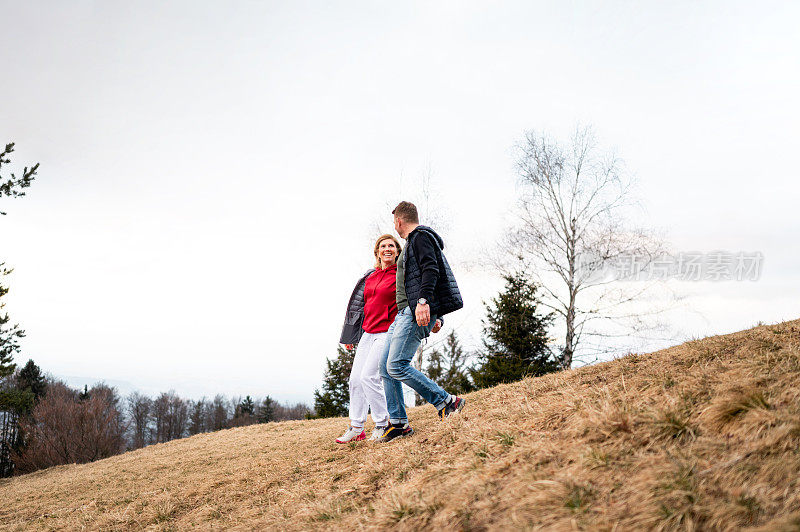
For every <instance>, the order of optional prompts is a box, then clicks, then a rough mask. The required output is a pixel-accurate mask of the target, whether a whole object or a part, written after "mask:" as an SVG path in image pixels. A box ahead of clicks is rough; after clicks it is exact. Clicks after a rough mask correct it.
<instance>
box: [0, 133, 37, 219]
mask: <svg viewBox="0 0 800 532" xmlns="http://www.w3.org/2000/svg"><path fill="white" fill-rule="evenodd" d="M13 151H14V143H13V142H10V143H8V144H6V147H5V149H4V150H3V151H2V152H0V168H2V167H3V165H4V164H8V163H10V162H11V159H9V158H8V156H9V155H10V154H11V153H12V152H13ZM38 169H39V163H36V164H34V165H33V166H32V167H30V168H28V167H27V166H26V167H25V169H24V170H23V171H22V175H21V176H19V177H17V176H16V175H14V174H13V173H12V174H11V177H10V178H8V180H5V178H3V177H1V176H0V198H2V197H3V196H7V197H10V198H17V197H20V196H24V195H25V191H24V190H22V189H23V188H28V187H29V186H31V182H32V181H33V180H34V179H35V178H36V171H37V170H38ZM4 214H5V213H4V212H3V211H0V215H4Z"/></svg>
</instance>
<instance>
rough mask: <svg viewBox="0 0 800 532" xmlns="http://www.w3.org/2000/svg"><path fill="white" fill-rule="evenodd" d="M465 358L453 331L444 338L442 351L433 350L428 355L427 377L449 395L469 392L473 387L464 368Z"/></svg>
mask: <svg viewBox="0 0 800 532" xmlns="http://www.w3.org/2000/svg"><path fill="white" fill-rule="evenodd" d="M466 364H467V356H466V355H465V354H464V349H463V348H462V347H461V344H460V343H459V342H458V337H457V336H456V332H455V331H450V334H448V335H447V338H445V346H444V350H443V351H441V352H440V351H439V350H438V349H434V350H433V351H432V352H431V353H430V355H428V366H427V368H426V372H427V373H428V377H429V378H430V379H431V380H432V381H433V382H435V383H436V384H438V385H439V386H441V387H442V388H444V389H445V390H447V391H448V392H449V393H451V394H455V395H460V394H463V393H467V392H471V391H472V390H474V389H475V386H474V385H473V384H472V382H470V380H469V375H468V369H467V368H466Z"/></svg>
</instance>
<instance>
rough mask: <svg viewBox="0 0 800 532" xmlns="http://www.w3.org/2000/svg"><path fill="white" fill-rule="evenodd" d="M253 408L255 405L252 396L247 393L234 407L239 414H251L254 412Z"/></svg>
mask: <svg viewBox="0 0 800 532" xmlns="http://www.w3.org/2000/svg"><path fill="white" fill-rule="evenodd" d="M255 409H256V405H255V403H254V402H253V398H252V397H250V396H249V395H248V396H247V397H245V398H244V399H243V400H242V401H241V402H240V403H239V405H238V406H237V407H236V410H237V411H238V413H239V416H252V415H254V414H255Z"/></svg>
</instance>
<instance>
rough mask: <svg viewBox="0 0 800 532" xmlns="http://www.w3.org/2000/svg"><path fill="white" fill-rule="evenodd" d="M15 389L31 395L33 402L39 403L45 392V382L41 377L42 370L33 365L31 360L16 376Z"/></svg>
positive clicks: (42, 376)
mask: <svg viewBox="0 0 800 532" xmlns="http://www.w3.org/2000/svg"><path fill="white" fill-rule="evenodd" d="M17 388H19V389H20V390H25V391H29V392H31V393H33V397H34V402H37V403H38V402H39V399H41V398H42V397H43V396H44V394H45V391H46V390H47V380H46V379H45V378H44V375H42V370H41V368H39V366H37V365H36V364H34V362H33V360H28V363H27V364H25V367H24V368H22V369H21V370H20V371H19V373H18V374H17Z"/></svg>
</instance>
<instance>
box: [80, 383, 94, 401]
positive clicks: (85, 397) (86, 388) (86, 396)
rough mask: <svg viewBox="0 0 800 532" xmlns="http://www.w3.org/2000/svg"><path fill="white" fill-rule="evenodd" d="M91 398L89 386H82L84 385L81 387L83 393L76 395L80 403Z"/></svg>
mask: <svg viewBox="0 0 800 532" xmlns="http://www.w3.org/2000/svg"><path fill="white" fill-rule="evenodd" d="M91 396H92V394H91V392H90V391H89V385H88V384H84V385H83V391H82V392H81V393H79V394H78V399H79V400H80V401H86V400H88V399H89V398H90V397H91Z"/></svg>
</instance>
